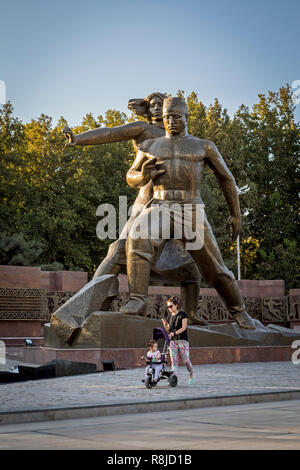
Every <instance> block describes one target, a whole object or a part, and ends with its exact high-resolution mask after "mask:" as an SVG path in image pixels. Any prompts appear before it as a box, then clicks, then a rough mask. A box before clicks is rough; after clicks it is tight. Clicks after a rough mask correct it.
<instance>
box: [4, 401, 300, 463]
mask: <svg viewBox="0 0 300 470" xmlns="http://www.w3.org/2000/svg"><path fill="white" fill-rule="evenodd" d="M0 449H1V450H4V449H5V450H7V449H10V450H14V449H19V450H23V449H26V450H28V449H30V450H36V449H42V450H53V449H57V450H63V449H66V450H75V449H76V450H79V449H80V450H100V449H102V450H103V449H106V450H107V449H109V450H113V449H115V450H120V451H121V450H129V449H135V450H141V449H146V450H149V451H151V452H152V453H155V450H159V449H165V450H170V451H171V450H177V451H178V450H182V451H186V450H199V449H200V450H204V449H205V450H207V449H210V450H216V449H225V450H227V449H231V450H237V449H239V450H245V449H247V450H256V449H259V450H262V449H264V450H299V449H300V400H292V401H285V402H272V403H258V404H252V405H237V406H221V407H212V408H201V409H194V410H181V411H172V412H170V411H165V412H156V413H138V414H127V415H118V416H98V417H95V418H86V419H69V420H62V421H47V422H38V423H22V424H10V425H3V426H0ZM111 455H112V456H113V455H114V452H112V453H111ZM100 459H102V457H101V455H100ZM99 463H101V464H102V463H103V459H102V460H99ZM104 463H105V462H104ZM132 468H133V467H132ZM139 468H143V466H142V465H141V466H139Z"/></svg>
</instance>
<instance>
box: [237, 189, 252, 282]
mask: <svg viewBox="0 0 300 470" xmlns="http://www.w3.org/2000/svg"><path fill="white" fill-rule="evenodd" d="M249 189H250V188H249V186H248V185H246V186H243V187H242V188H238V187H237V193H238V195H239V196H240V195H241V194H246V193H247V192H248V191H249ZM236 251H237V270H238V281H240V280H241V258H240V235H238V237H237V239H236Z"/></svg>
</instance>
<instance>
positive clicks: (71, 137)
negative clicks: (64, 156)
mask: <svg viewBox="0 0 300 470" xmlns="http://www.w3.org/2000/svg"><path fill="white" fill-rule="evenodd" d="M63 133H64V134H65V137H66V139H67V142H66V144H65V146H66V147H73V146H74V145H76V142H75V135H74V134H73V131H72V129H70V127H64V128H63Z"/></svg>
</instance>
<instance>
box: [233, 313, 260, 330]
mask: <svg viewBox="0 0 300 470" xmlns="http://www.w3.org/2000/svg"><path fill="white" fill-rule="evenodd" d="M232 316H233V318H234V319H235V321H236V322H237V324H238V325H239V327H240V328H245V329H247V330H255V329H256V326H255V322H254V320H253V318H251V317H250V315H249V314H248V313H247V312H246V310H244V311H243V312H239V313H236V314H235V315H232Z"/></svg>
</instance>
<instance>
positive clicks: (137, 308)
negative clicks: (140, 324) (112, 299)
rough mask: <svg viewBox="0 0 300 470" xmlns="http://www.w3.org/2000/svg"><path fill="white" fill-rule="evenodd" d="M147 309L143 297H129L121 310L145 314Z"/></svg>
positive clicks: (134, 313)
mask: <svg viewBox="0 0 300 470" xmlns="http://www.w3.org/2000/svg"><path fill="white" fill-rule="evenodd" d="M146 310H147V304H146V302H145V301H144V300H143V299H129V300H128V301H127V302H126V304H125V305H123V307H121V308H120V312H122V313H128V314H129V315H144V314H145V313H146Z"/></svg>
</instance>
